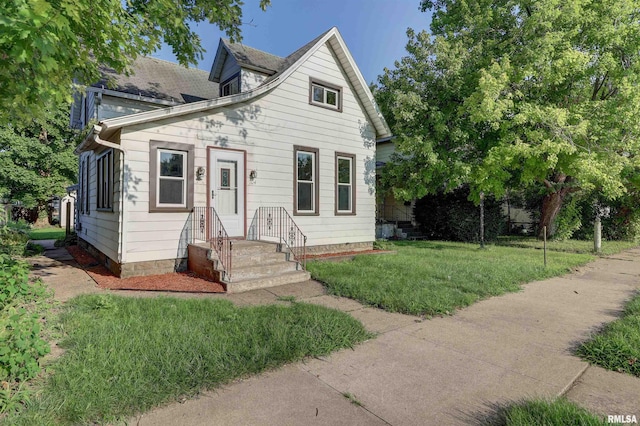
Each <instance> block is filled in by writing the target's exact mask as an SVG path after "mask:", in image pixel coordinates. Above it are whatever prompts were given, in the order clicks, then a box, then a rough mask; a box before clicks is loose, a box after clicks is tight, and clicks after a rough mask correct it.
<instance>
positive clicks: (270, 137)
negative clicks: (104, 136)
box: [121, 46, 376, 262]
mask: <svg viewBox="0 0 640 426" xmlns="http://www.w3.org/2000/svg"><path fill="white" fill-rule="evenodd" d="M310 77H313V78H316V79H319V80H322V81H325V82H327V83H331V84H333V85H336V86H340V87H342V102H343V111H342V112H338V111H333V110H329V109H326V108H321V107H318V106H315V105H310V104H309V78H310ZM223 78H224V76H223ZM375 139H376V135H375V131H374V128H373V126H372V125H371V124H370V123H369V122H368V121H367V118H366V116H365V115H364V113H363V111H362V109H361V107H360V104H359V102H358V100H357V99H356V98H355V96H354V94H353V92H352V89H351V87H350V86H349V84H348V82H347V81H346V79H345V76H344V74H343V72H342V70H341V69H340V67H339V65H338V64H337V63H336V62H335V60H334V58H333V54H332V52H331V50H330V49H329V48H328V47H327V46H323V47H321V48H320V49H319V50H318V51H317V52H316V53H315V54H314V55H313V56H312V57H311V58H310V59H309V60H308V61H307V62H306V63H304V64H303V65H302V66H301V67H300V68H299V69H297V70H296V72H294V73H293V74H292V75H291V76H290V77H289V78H288V79H287V80H286V81H284V82H283V83H282V84H281V85H280V86H278V87H277V88H275V89H274V90H273V91H271V92H269V93H267V94H266V95H264V96H262V97H261V98H257V99H254V100H253V102H251V103H250V104H236V105H234V106H233V108H219V109H215V110H212V111H208V112H206V113H196V114H191V115H187V116H182V117H175V118H171V119H166V120H162V121H156V122H153V123H147V124H140V125H136V126H131V127H128V128H124V129H122V133H121V143H122V146H123V147H124V148H125V149H126V150H127V155H126V162H127V165H126V167H127V168H126V171H127V172H126V176H127V181H126V182H125V200H126V210H125V217H126V225H125V226H126V235H127V237H126V238H127V240H126V242H125V247H126V253H125V254H124V260H125V261H126V262H139V261H146V260H154V259H173V258H176V257H181V255H184V254H183V253H184V247H183V245H182V244H180V235H181V233H182V232H184V231H185V229H186V226H187V225H188V224H187V219H188V214H187V213H148V211H149V201H148V200H149V193H148V188H149V164H148V161H149V141H150V140H162V141H167V142H178V143H189V144H193V145H194V146H195V148H196V149H195V164H194V167H195V168H197V167H199V166H203V167H205V168H207V169H208V165H207V164H206V158H207V147H208V146H211V147H223V148H233V149H240V150H245V151H246V152H247V175H248V174H249V172H250V171H251V170H256V171H257V174H258V178H257V179H256V181H255V182H249V181H247V194H246V199H247V223H248V224H250V223H251V220H252V219H253V217H254V214H255V211H256V209H257V208H258V207H260V206H282V207H285V208H286V209H287V211H288V212H289V213H290V214H292V213H293V207H294V206H293V190H294V188H293V173H294V161H293V146H294V145H301V146H308V147H313V148H317V149H319V168H320V172H319V182H320V184H319V194H320V203H319V215H318V216H294V220H295V221H296V223H297V224H298V226H299V227H300V228H301V229H302V231H303V232H304V233H305V234H306V235H307V237H308V242H307V244H308V245H310V246H312V245H324V244H338V243H349V242H351V243H356V242H369V241H373V240H374V238H375ZM336 152H344V153H348V154H354V155H355V156H356V161H355V167H356V183H355V185H356V200H357V201H356V213H357V214H356V215H352V216H336V215H335V213H334V209H335V153H336ZM206 181H207V178H205V179H203V180H202V181H196V182H195V187H194V191H195V197H194V204H195V205H196V206H204V205H206Z"/></svg>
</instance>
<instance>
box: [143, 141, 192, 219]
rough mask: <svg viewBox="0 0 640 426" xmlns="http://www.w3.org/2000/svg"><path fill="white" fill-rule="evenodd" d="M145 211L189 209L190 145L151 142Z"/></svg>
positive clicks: (190, 190) (190, 197)
mask: <svg viewBox="0 0 640 426" xmlns="http://www.w3.org/2000/svg"><path fill="white" fill-rule="evenodd" d="M150 148H151V149H150V152H149V155H150V159H149V160H150V161H149V167H150V168H149V211H151V212H156V211H171V212H183V211H189V210H190V209H191V208H192V207H193V178H194V176H193V175H194V173H193V161H194V158H193V156H194V147H193V145H188V144H181V143H172V142H159V141H151V146H150Z"/></svg>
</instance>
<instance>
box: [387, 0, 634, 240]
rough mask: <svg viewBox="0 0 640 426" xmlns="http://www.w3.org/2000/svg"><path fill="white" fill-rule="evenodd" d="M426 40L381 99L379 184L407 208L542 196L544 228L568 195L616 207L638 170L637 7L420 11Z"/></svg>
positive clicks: (427, 6) (564, 2) (392, 73)
mask: <svg viewBox="0 0 640 426" xmlns="http://www.w3.org/2000/svg"><path fill="white" fill-rule="evenodd" d="M421 5H422V9H423V11H426V10H432V11H433V20H432V24H431V32H432V34H431V35H429V34H427V33H424V32H422V33H419V34H416V33H414V32H413V31H411V30H409V31H408V36H409V42H408V44H407V51H408V56H406V57H404V58H402V60H401V61H399V62H397V63H396V69H394V70H385V73H384V75H382V76H380V77H379V81H378V83H379V84H378V87H377V88H376V97H377V100H378V101H379V103H380V105H381V108H382V109H383V112H385V113H386V116H387V117H388V118H389V121H390V125H391V126H392V130H393V131H394V133H395V134H396V135H397V136H398V138H397V149H398V151H399V154H400V156H399V157H398V161H396V162H395V163H394V164H390V165H389V166H388V167H387V170H386V171H385V173H386V175H385V176H384V178H383V181H384V182H385V183H386V184H387V185H388V186H393V187H395V188H397V189H396V190H395V192H396V195H397V196H399V197H401V198H404V199H410V198H414V197H421V196H423V195H424V194H426V193H434V192H436V191H437V190H441V189H448V190H452V189H454V188H457V187H458V186H460V185H461V184H463V183H468V184H469V185H470V187H471V196H472V197H473V198H474V199H475V200H476V201H478V200H479V194H480V193H481V192H485V193H488V194H493V195H495V196H497V197H501V196H502V195H503V194H504V193H505V191H507V190H508V189H509V188H519V189H520V188H527V187H532V186H537V187H538V188H539V189H540V191H541V192H543V195H544V197H543V202H542V206H541V208H542V212H541V220H540V229H542V227H543V226H546V227H547V229H550V230H551V229H552V224H553V220H554V218H555V217H556V215H557V214H558V212H559V210H560V208H561V206H562V202H563V200H564V198H565V197H566V196H567V194H570V193H572V192H577V191H598V192H599V193H601V194H602V196H603V197H604V198H608V199H614V198H617V197H619V196H621V195H623V194H624V193H625V191H626V185H627V183H628V182H627V177H629V176H632V175H634V174H635V173H636V171H637V170H638V165H639V162H638V158H639V157H638V150H639V148H640V120H638V119H637V117H639V116H640V84H639V83H640V81H639V78H640V61H639V59H640V57H639V55H640V6H639V4H638V2H637V1H635V0H535V1H534V0H466V1H454V0H432V1H429V0H423V1H422V3H421Z"/></svg>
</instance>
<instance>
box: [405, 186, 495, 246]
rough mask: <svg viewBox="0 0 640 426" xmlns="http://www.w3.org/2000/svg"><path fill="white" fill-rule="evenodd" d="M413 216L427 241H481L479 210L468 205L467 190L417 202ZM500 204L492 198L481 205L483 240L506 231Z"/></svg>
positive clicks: (438, 195) (493, 238)
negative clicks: (482, 209)
mask: <svg viewBox="0 0 640 426" xmlns="http://www.w3.org/2000/svg"><path fill="white" fill-rule="evenodd" d="M413 214H414V216H415V219H416V221H417V222H418V224H419V226H420V230H421V231H422V232H424V233H425V234H426V235H427V236H428V237H429V238H430V239H435V240H448V241H464V242H477V241H480V208H479V207H478V206H476V205H475V204H473V202H471V201H469V188H468V187H461V188H459V189H456V190H455V191H453V192H450V193H446V194H445V193H438V194H435V195H427V196H426V197H424V198H421V199H419V200H417V201H416V204H415V206H414V210H413ZM505 223H506V218H505V216H504V215H503V214H502V202H501V201H499V200H496V199H495V198H494V197H485V201H484V239H485V241H491V240H495V239H496V238H497V237H498V235H500V234H501V232H502V231H503V229H504V227H505Z"/></svg>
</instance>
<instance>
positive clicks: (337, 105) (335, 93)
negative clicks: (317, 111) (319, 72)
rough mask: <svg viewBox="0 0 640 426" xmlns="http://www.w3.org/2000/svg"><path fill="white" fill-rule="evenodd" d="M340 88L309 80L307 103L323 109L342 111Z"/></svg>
mask: <svg viewBox="0 0 640 426" xmlns="http://www.w3.org/2000/svg"><path fill="white" fill-rule="evenodd" d="M341 95H342V88H340V87H338V86H334V85H333V84H329V83H325V82H323V81H319V80H316V79H313V78H311V79H310V80H309V103H310V104H312V105H317V106H321V107H324V108H329V109H334V110H336V111H342V99H341V97H342V96H341Z"/></svg>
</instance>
